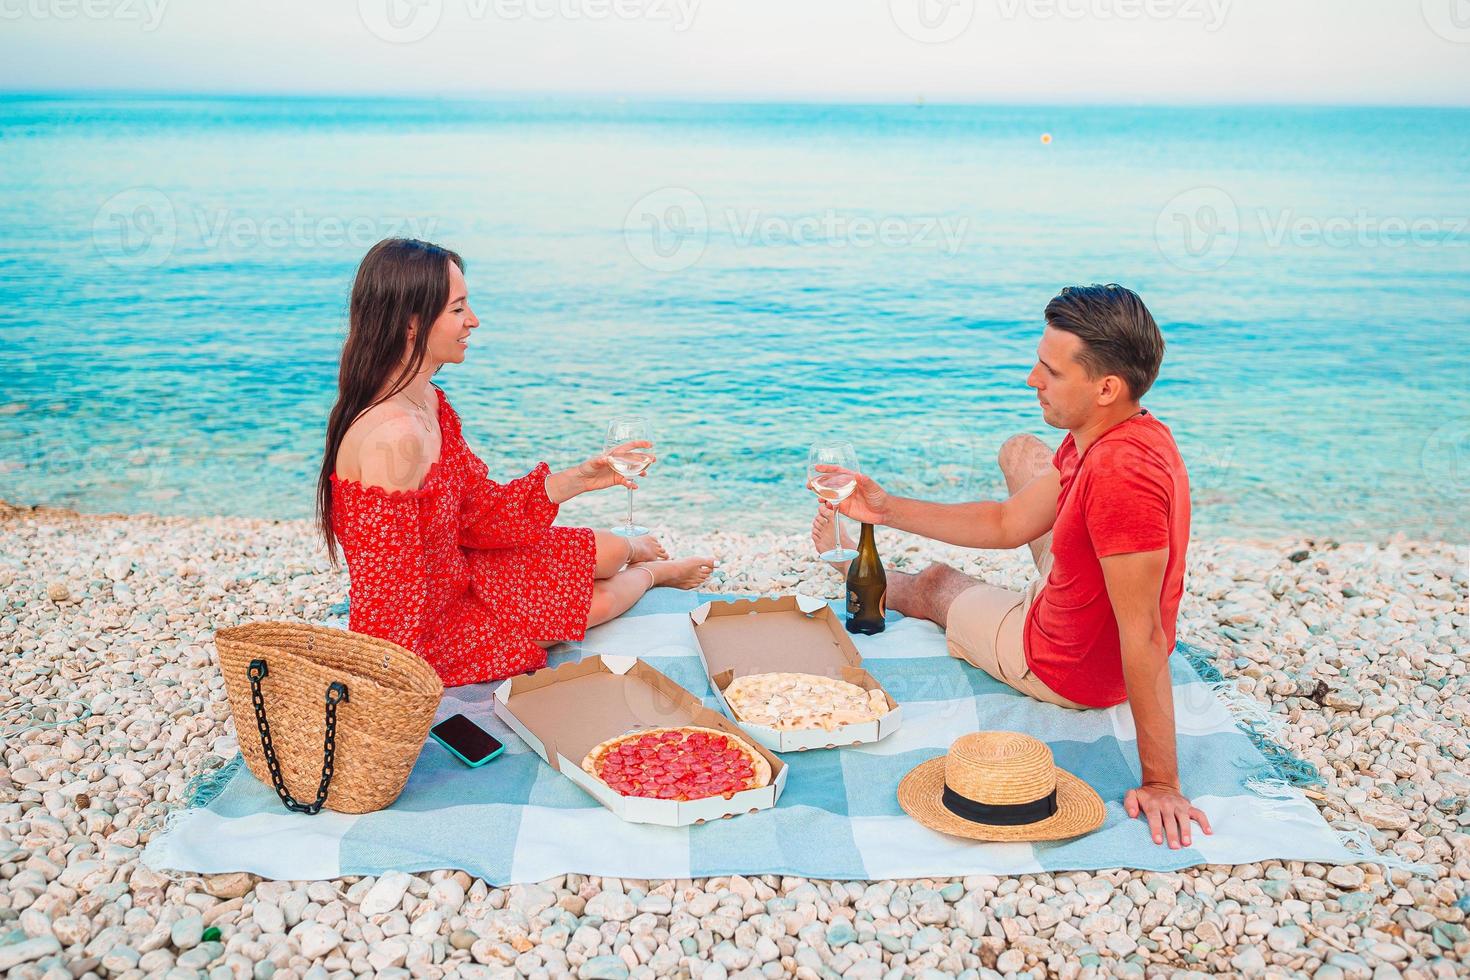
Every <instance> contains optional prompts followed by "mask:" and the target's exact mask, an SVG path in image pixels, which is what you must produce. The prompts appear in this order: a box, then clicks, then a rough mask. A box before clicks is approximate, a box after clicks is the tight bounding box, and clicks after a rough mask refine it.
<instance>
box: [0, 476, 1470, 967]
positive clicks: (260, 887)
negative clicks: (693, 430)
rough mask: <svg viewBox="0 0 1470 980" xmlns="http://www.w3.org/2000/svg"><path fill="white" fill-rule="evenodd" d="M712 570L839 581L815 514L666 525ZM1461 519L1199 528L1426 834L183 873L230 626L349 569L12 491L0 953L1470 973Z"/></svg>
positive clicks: (1273, 663) (1269, 656) (1285, 728)
mask: <svg viewBox="0 0 1470 980" xmlns="http://www.w3.org/2000/svg"><path fill="white" fill-rule="evenodd" d="M660 537H661V539H662V540H663V541H664V543H665V545H666V546H667V547H668V548H669V550H670V551H671V552H673V553H676V554H677V553H684V554H690V553H700V554H706V553H707V554H714V555H716V556H718V557H719V559H720V561H721V564H722V568H721V571H720V572H718V573H717V576H716V579H715V580H714V581H713V582H712V583H711V585H710V588H711V589H712V590H713V591H725V592H770V591H778V590H785V591H790V590H797V591H802V592H809V593H813V594H819V595H827V596H835V595H837V594H839V591H840V582H839V579H838V577H837V575H836V573H835V572H833V571H832V570H831V569H829V568H827V567H826V566H825V565H823V564H821V563H820V562H819V561H817V560H816V559H815V558H814V557H813V556H812V554H811V544H810V541H809V540H808V537H807V534H806V532H805V529H792V533H790V534H780V535H778V534H774V533H767V534H749V535H745V534H733V533H718V532H713V533H701V534H697V535H696V534H681V533H678V532H677V531H672V532H667V531H666V532H662V533H661V534H660ZM881 544H882V547H883V550H884V557H885V559H886V560H888V561H889V562H890V563H892V564H894V565H896V566H897V567H899V568H904V569H908V570H917V569H918V568H920V567H923V565H924V564H926V563H927V562H928V561H930V560H934V559H939V560H944V561H948V562H949V563H951V564H954V565H956V566H958V567H960V568H961V569H962V570H964V571H966V572H969V573H971V574H976V575H984V576H986V577H987V578H989V579H990V580H993V581H998V582H1000V583H1002V584H1008V585H1012V586H1015V587H1019V586H1020V585H1022V584H1023V583H1024V582H1025V581H1026V580H1027V578H1028V577H1029V572H1030V560H1029V558H1028V557H1027V555H1026V554H1025V553H1024V551H1018V552H1015V553H1008V554H991V553H985V554H981V553H970V552H961V551H959V550H957V549H950V548H947V547H944V546H939V545H934V544H932V543H927V542H921V541H919V540H917V539H910V538H906V537H904V536H902V535H898V534H887V535H886V536H885V537H884V539H883V541H882V542H881ZM1467 563H1470V549H1467V548H1466V546H1464V545H1462V544H1448V543H1437V542H1427V541H1412V540H1407V539H1403V538H1391V539H1386V540H1381V541H1377V542H1362V541H1359V542H1353V541H1335V540H1326V539H1283V540H1266V541H1245V540H1224V539H1213V540H1196V541H1195V542H1193V543H1192V545H1191V555H1190V571H1189V576H1188V579H1187V582H1186V586H1187V590H1188V591H1187V594H1186V596H1185V601H1184V604H1183V607H1182V609H1181V612H1180V618H1181V622H1180V624H1179V635H1180V637H1181V638H1187V639H1188V640H1189V641H1190V642H1192V643H1194V644H1196V645H1198V646H1201V647H1204V648H1206V649H1208V650H1211V651H1213V652H1214V653H1215V664H1216V666H1217V667H1218V668H1219V670H1220V672H1221V673H1222V675H1224V678H1225V681H1226V683H1227V684H1229V685H1230V686H1231V687H1233V688H1234V689H1235V690H1236V691H1237V692H1238V693H1239V694H1240V695H1241V696H1243V697H1245V698H1248V699H1250V700H1251V701H1254V702H1255V703H1256V704H1258V705H1259V706H1260V708H1261V709H1262V711H1263V712H1265V713H1268V714H1269V716H1270V719H1271V722H1272V724H1273V728H1274V732H1273V737H1274V738H1275V739H1276V740H1277V741H1278V742H1279V743H1280V744H1281V745H1282V746H1284V747H1285V748H1287V749H1289V750H1291V751H1292V752H1293V753H1295V754H1296V755H1297V756H1298V757H1299V758H1301V759H1302V760H1305V761H1306V762H1308V763H1311V764H1312V765H1313V766H1315V767H1316V768H1317V769H1318V771H1319V773H1320V775H1321V777H1322V780H1323V784H1322V785H1320V786H1317V787H1315V788H1313V789H1311V790H1310V791H1309V794H1308V795H1309V796H1310V797H1311V798H1312V799H1313V800H1314V802H1316V803H1317V805H1318V806H1319V807H1320V808H1321V811H1322V813H1323V816H1324V818H1325V819H1326V820H1327V821H1328V822H1329V823H1330V824H1332V825H1333V826H1334V827H1335V828H1337V829H1339V830H1342V831H1343V832H1345V833H1350V834H1357V835H1360V837H1362V838H1365V839H1366V840H1368V841H1370V842H1371V844H1372V846H1373V848H1374V849H1375V850H1377V851H1378V852H1380V853H1383V854H1387V855H1392V857H1393V858H1394V859H1395V861H1396V862H1397V863H1399V864H1401V865H1414V866H1417V870H1409V869H1406V868H1404V867H1398V866H1396V867H1391V868H1389V869H1387V870H1385V868H1383V867H1382V866H1380V865H1379V864H1376V863H1364V864H1361V865H1354V866H1330V867H1329V866H1323V865H1319V864H1314V863H1303V862H1280V861H1266V862H1260V863H1255V864H1247V865H1235V866H1230V865H1206V866H1201V867H1197V868H1193V869H1190V870H1187V871H1184V872H1179V873H1167V874H1164V873H1152V872H1138V871H1129V870H1111V871H1101V872H1074V873H1061V874H1037V875H1022V876H1020V877H1011V878H996V877H992V876H974V877H966V878H957V879H948V880H946V879H919V880H900V881H877V882H832V881H821V880H806V879H800V878H789V877H781V876H759V877H750V878H745V877H740V876H735V877H731V878H710V879H695V880H677V881H659V880H654V881H644V880H633V879H621V880H619V879H612V878H598V877H587V876H582V875H575V874H573V875H566V876H562V877H557V878H553V879H551V880H548V881H544V882H541V883H538V884H526V885H517V886H513V887H510V888H496V887H493V886H490V885H488V884H487V883H486V882H484V881H482V880H478V879H473V878H471V877H470V876H469V875H467V874H465V873H463V872H460V871H456V870H454V869H444V870H441V871H434V872H429V873H422V874H415V875H409V874H402V873H396V872H393V873H388V874H385V875H383V876H382V877H380V878H355V877H345V878H341V879H338V880H334V881H313V882H302V881H263V880H259V879H258V878H256V877H255V876H252V875H249V874H244V873H235V874H224V875H213V876H198V875H172V874H160V873H156V872H153V871H151V870H149V869H147V868H145V867H143V866H142V864H141V863H140V860H139V859H140V855H141V853H142V849H143V846H144V845H145V844H146V843H147V841H148V840H149V838H150V836H151V835H152V834H154V833H156V832H158V830H159V829H160V828H161V827H162V825H163V823H164V821H165V820H166V819H167V816H168V814H169V812H170V811H171V810H173V809H175V808H177V807H179V806H180V805H182V803H183V801H184V800H185V799H186V787H187V786H188V784H189V781H190V780H191V778H194V777H195V776H197V775H198V774H200V773H207V772H208V771H210V770H212V769H217V768H219V767H221V766H223V765H225V764H226V763H227V762H228V761H229V760H230V759H232V758H233V757H234V755H235V753H236V748H237V744H238V743H237V741H236V736H235V731H234V727H233V723H232V722H231V719H230V716H229V710H228V707H227V702H226V697H225V689H224V684H223V679H222V677H221V675H220V672H219V670H218V668H217V666H216V664H215V659H214V647H213V643H212V636H213V633H214V631H215V630H217V629H219V628H221V627H225V626H230V625H235V624H237V623H241V622H248V621H252V620H258V619H299V620H305V621H309V622H322V621H324V620H326V619H328V618H329V613H328V610H329V608H330V607H331V606H332V605H334V604H335V603H338V602H340V601H341V600H342V599H343V598H345V596H346V594H347V574H346V571H345V569H340V570H335V569H332V568H331V567H330V566H329V565H328V563H327V561H326V559H325V556H324V553H323V551H322V548H321V546H320V544H319V542H318V540H317V538H316V537H315V534H314V532H313V530H312V528H311V526H310V525H309V524H308V523H306V522H303V521H276V520H256V519H240V518H177V517H152V516H125V515H84V514H78V513H76V512H73V511H68V510H54V509H42V508H30V507H24V506H12V505H7V504H4V503H0V592H3V597H4V602H3V604H0V644H3V646H4V652H5V656H6V659H7V668H6V670H5V672H4V675H3V678H0V695H3V719H0V733H3V742H0V745H3V758H0V975H5V976H9V977H14V978H32V977H45V978H48V980H49V978H65V977H125V978H137V977H159V976H166V977H190V978H193V977H205V976H207V977H209V978H211V980H215V978H219V980H223V978H236V980H244V978H252V977H253V978H259V980H268V978H271V977H275V978H277V980H286V978H293V980H294V978H304V977H309V978H312V980H323V978H346V977H358V976H365V975H376V976H383V977H395V976H396V977H406V976H414V977H428V978H439V977H513V976H525V977H533V978H550V977H564V976H574V977H582V978H613V980H621V978H650V977H656V976H657V977H663V976H671V977H673V976H677V977H689V978H703V980H724V978H726V977H736V976H739V977H757V976H763V977H779V976H786V975H795V976H797V977H802V978H807V980H812V978H817V977H843V978H870V980H877V978H880V977H894V978H898V977H922V978H926V980H927V978H931V977H952V976H958V977H964V978H971V977H987V978H993V977H1007V978H1041V977H1044V976H1059V977H1064V978H1074V977H1103V976H1120V977H1124V976H1136V977H1145V976H1147V977H1155V976H1158V977H1194V976H1202V975H1211V974H1222V973H1223V974H1232V975H1240V976H1279V977H1310V978H1313V980H1338V978H1353V980H1365V978H1370V977H1371V978H1374V980H1385V978H1393V977H1405V978H1430V977H1445V978H1448V977H1455V976H1464V975H1466V969H1467V968H1466V966H1465V960H1466V958H1467V957H1470V932H1467V928H1466V925H1465V918H1466V914H1467V912H1470V806H1467V800H1470V761H1467V757H1470V717H1467V715H1470V679H1467V676H1466V675H1467V668H1470V623H1467Z"/></svg>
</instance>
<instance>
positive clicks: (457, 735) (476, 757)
mask: <svg viewBox="0 0 1470 980" xmlns="http://www.w3.org/2000/svg"><path fill="white" fill-rule="evenodd" d="M429 736H430V737H431V738H433V739H434V741H436V742H438V743H439V744H440V745H442V746H444V747H445V748H446V749H448V750H449V751H450V752H451V753H453V754H454V756H455V757H456V758H457V759H459V761H460V762H463V763H464V764H465V765H467V766H469V767H470V768H474V767H475V766H483V765H484V764H485V763H487V762H489V761H490V760H491V759H493V758H495V757H496V756H497V755H499V754H500V753H501V752H503V751H505V746H504V745H501V744H500V743H499V742H498V741H496V739H495V737H494V736H493V735H491V734H490V733H489V732H487V731H485V729H483V728H481V727H480V726H479V725H476V724H475V723H474V722H472V721H470V720H469V719H468V718H466V717H465V716H464V715H454V716H452V717H449V718H445V719H444V720H443V721H441V722H439V724H437V725H435V726H434V727H433V728H431V729H429Z"/></svg>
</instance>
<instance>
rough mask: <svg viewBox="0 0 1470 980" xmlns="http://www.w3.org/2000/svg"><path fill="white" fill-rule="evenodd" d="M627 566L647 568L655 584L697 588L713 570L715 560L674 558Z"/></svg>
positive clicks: (676, 587)
mask: <svg viewBox="0 0 1470 980" xmlns="http://www.w3.org/2000/svg"><path fill="white" fill-rule="evenodd" d="M628 567H629V568H646V569H648V571H649V573H650V574H652V575H653V584H654V585H656V586H659V585H662V586H668V587H669V588H672V589H697V588H699V587H700V586H701V585H703V584H704V582H705V580H706V579H708V578H709V577H710V574H711V573H712V572H713V571H714V570H715V560H714V559H713V558H709V557H696V558H674V559H670V560H668V561H645V562H640V563H639V564H637V565H629V566H628Z"/></svg>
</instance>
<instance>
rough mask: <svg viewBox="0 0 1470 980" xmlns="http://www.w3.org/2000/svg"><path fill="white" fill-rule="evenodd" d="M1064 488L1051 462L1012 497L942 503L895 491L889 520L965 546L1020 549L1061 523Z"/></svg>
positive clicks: (891, 525) (906, 528) (890, 522)
mask: <svg viewBox="0 0 1470 980" xmlns="http://www.w3.org/2000/svg"><path fill="white" fill-rule="evenodd" d="M1060 489H1061V476H1060V474H1058V473H1057V471H1056V469H1055V468H1053V467H1048V468H1047V470H1046V472H1044V473H1042V474H1040V475H1039V476H1037V477H1036V478H1035V479H1034V480H1032V481H1031V482H1030V483H1028V484H1026V485H1025V486H1024V487H1022V488H1021V489H1020V490H1018V491H1016V493H1015V495H1014V496H1012V497H1011V498H1010V499H1008V500H1002V501H994V500H982V501H978V502H975V503H966V504H937V503H931V502H929V501H926V500H913V499H910V498H906V497H894V496H891V495H890V496H889V497H888V506H887V508H886V518H885V520H884V521H883V523H884V524H887V525H888V526H889V527H896V528H898V529H899V530H901V531H911V532H913V533H914V534H920V535H923V536H924V537H926V538H933V539H934V540H936V541H943V542H945V543H947V544H953V545H959V546H960V547H962V548H994V549H1007V548H1019V547H1021V546H1022V545H1024V544H1025V543H1026V542H1028V541H1033V540H1035V539H1036V538H1039V537H1041V536H1042V535H1043V534H1045V533H1046V532H1047V531H1050V530H1051V526H1052V525H1053V524H1055V523H1056V519H1057V495H1058V493H1060Z"/></svg>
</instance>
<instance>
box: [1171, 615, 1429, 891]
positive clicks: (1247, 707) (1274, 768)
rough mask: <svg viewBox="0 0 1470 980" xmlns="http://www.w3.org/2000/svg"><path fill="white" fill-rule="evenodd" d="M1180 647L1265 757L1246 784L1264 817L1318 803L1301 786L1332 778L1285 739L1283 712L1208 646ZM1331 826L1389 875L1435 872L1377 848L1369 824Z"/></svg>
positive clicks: (1282, 816) (1278, 817)
mask: <svg viewBox="0 0 1470 980" xmlns="http://www.w3.org/2000/svg"><path fill="white" fill-rule="evenodd" d="M1177 649H1178V651H1179V652H1180V653H1182V654H1183V655H1184V658H1185V660H1187V661H1188V662H1189V665H1190V666H1191V667H1193V668H1194V671H1195V673H1196V674H1198V675H1199V677H1200V680H1202V681H1203V682H1204V683H1205V684H1206V685H1207V686H1208V687H1209V688H1210V690H1211V692H1212V693H1214V694H1215V696H1216V697H1218V698H1219V699H1220V701H1221V702H1222V703H1224V705H1225V708H1226V710H1227V711H1229V712H1230V715H1231V717H1232V718H1233V719H1234V720H1235V724H1236V727H1237V728H1239V729H1240V730H1241V731H1242V732H1243V733H1245V735H1246V737H1248V738H1249V739H1250V740H1251V743H1252V744H1253V745H1255V747H1256V748H1257V749H1258V750H1259V751H1260V753H1261V755H1262V756H1263V757H1264V758H1265V760H1266V761H1265V764H1264V765H1260V766H1256V767H1254V769H1253V770H1252V771H1251V774H1250V775H1249V776H1247V777H1246V779H1245V788H1246V789H1247V790H1249V791H1250V792H1251V793H1252V794H1253V795H1254V796H1255V797H1256V798H1257V799H1259V800H1260V801H1261V815H1262V816H1263V817H1264V818H1265V819H1267V820H1286V819H1288V818H1289V817H1290V816H1291V811H1293V810H1295V809H1296V808H1297V806H1298V805H1299V804H1306V805H1308V806H1313V804H1312V803H1311V802H1310V801H1309V800H1308V799H1307V798H1306V797H1305V796H1304V795H1303V794H1302V790H1303V789H1305V788H1309V787H1316V786H1326V785H1327V781H1326V780H1325V779H1323V778H1322V774H1321V772H1319V771H1318V769H1317V767H1316V766H1314V765H1312V764H1311V763H1310V762H1308V761H1307V760H1305V759H1303V758H1302V757H1301V756H1299V755H1297V754H1296V753H1294V752H1292V751H1291V750H1290V749H1288V748H1286V747H1285V746H1284V745H1282V744H1281V743H1280V741H1279V739H1281V738H1282V731H1281V718H1280V716H1278V715H1273V714H1272V713H1271V710H1270V709H1269V708H1268V707H1266V705H1264V704H1262V703H1261V702H1259V701H1257V700H1256V699H1255V698H1253V697H1250V696H1249V695H1247V694H1244V693H1242V692H1241V691H1240V690H1239V689H1238V688H1237V687H1236V686H1235V685H1234V684H1231V683H1230V682H1229V681H1228V680H1226V678H1225V675H1223V674H1222V673H1220V669H1219V668H1218V667H1216V666H1215V665H1214V663H1213V660H1214V654H1213V653H1211V652H1210V651H1209V650H1205V649H1203V648H1201V647H1196V646H1193V645H1191V644H1187V643H1181V644H1179V645H1178V647H1177ZM1313 808H1314V809H1315V807H1313ZM1297 812H1298V813H1299V812H1300V811H1299V810H1298V811H1297ZM1330 826H1331V830H1332V832H1333V834H1334V835H1335V836H1336V837H1337V841H1338V843H1339V844H1341V845H1342V848H1343V850H1345V851H1348V852H1350V853H1352V854H1355V855H1357V856H1358V857H1359V859H1360V860H1359V862H1358V863H1360V864H1376V865H1378V866H1379V867H1381V868H1382V869H1383V874H1384V876H1385V877H1386V876H1387V875H1388V873H1389V872H1390V871H1405V872H1408V873H1409V874H1413V875H1427V874H1432V873H1433V872H1434V868H1433V866H1431V865H1427V864H1415V863H1414V862H1412V861H1406V860H1404V859H1403V858H1401V857H1399V856H1398V855H1396V854H1393V853H1379V852H1378V851H1377V850H1376V849H1375V848H1374V847H1373V836H1372V832H1371V831H1370V829H1369V828H1368V827H1367V825H1365V824H1356V823H1352V822H1350V821H1343V820H1339V821H1337V822H1335V823H1333V824H1331V825H1330Z"/></svg>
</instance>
